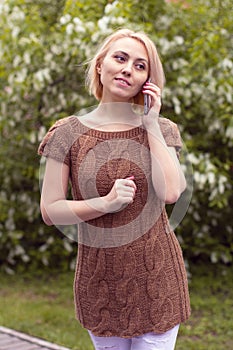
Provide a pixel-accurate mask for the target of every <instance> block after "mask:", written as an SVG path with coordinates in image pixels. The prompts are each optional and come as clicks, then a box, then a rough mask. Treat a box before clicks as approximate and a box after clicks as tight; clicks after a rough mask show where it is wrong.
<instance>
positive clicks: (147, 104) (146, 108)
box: [144, 78, 151, 115]
mask: <svg viewBox="0 0 233 350" xmlns="http://www.w3.org/2000/svg"><path fill="white" fill-rule="evenodd" d="M147 81H148V82H149V83H150V82H151V78H149V79H148V80H147ZM150 102H151V100H150V96H149V95H148V94H144V115H147V114H148V113H149V110H150Z"/></svg>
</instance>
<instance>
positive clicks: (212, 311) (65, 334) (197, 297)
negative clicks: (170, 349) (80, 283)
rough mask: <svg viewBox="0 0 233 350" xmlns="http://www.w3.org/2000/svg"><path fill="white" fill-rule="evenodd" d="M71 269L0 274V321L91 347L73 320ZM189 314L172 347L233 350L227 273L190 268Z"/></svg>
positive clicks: (232, 283)
mask: <svg viewBox="0 0 233 350" xmlns="http://www.w3.org/2000/svg"><path fill="white" fill-rule="evenodd" d="M73 278H74V277H73V272H65V273H61V272H60V271H56V272H55V273H53V274H51V273H44V272H43V273H42V274H39V275H38V274H37V273H34V274H33V275H31V274H30V275H29V274H27V275H26V274H17V275H14V276H6V274H3V273H1V274H0V280H1V289H0V310H1V313H0V324H1V325H2V326H5V327H10V328H13V329H17V330H19V331H23V332H25V333H27V334H30V335H33V336H36V337H40V338H44V339H46V340H48V341H51V342H55V343H56V344H60V345H62V346H65V347H68V348H70V349H72V350H92V349H93V346H92V344H91V340H90V338H89V336H88V333H87V331H86V330H85V329H83V328H82V327H81V326H80V324H79V323H78V322H77V321H76V320H75V315H74V305H73V291H72V284H73ZM190 294H191V307H192V315H191V318H190V319H189V320H188V321H187V322H186V323H185V324H182V325H181V327H180V330H179V334H178V339H177V344H176V350H187V349H188V350H206V349H208V350H209V349H210V350H220V349H221V350H222V349H226V350H229V349H232V348H233V328H232V307H233V274H232V269H228V271H227V273H226V275H222V273H221V269H218V268H216V266H212V267H211V266H209V268H208V269H206V265H203V266H195V268H193V277H192V281H191V283H190Z"/></svg>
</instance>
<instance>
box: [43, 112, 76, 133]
mask: <svg viewBox="0 0 233 350" xmlns="http://www.w3.org/2000/svg"><path fill="white" fill-rule="evenodd" d="M76 120H77V117H75V116H74V115H71V116H69V117H65V118H61V119H58V120H57V121H56V122H54V124H53V125H52V126H51V127H50V128H49V131H48V132H51V131H53V130H56V129H57V128H61V127H67V126H69V125H73V124H74V123H75V122H76Z"/></svg>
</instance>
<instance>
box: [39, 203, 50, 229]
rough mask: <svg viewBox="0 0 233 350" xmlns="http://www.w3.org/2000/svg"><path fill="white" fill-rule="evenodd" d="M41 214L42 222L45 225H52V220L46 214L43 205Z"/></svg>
mask: <svg viewBox="0 0 233 350" xmlns="http://www.w3.org/2000/svg"><path fill="white" fill-rule="evenodd" d="M41 216H42V219H43V221H44V223H45V224H46V225H47V226H52V225H53V222H52V221H51V220H50V218H49V215H48V213H47V211H46V210H45V207H44V206H41Z"/></svg>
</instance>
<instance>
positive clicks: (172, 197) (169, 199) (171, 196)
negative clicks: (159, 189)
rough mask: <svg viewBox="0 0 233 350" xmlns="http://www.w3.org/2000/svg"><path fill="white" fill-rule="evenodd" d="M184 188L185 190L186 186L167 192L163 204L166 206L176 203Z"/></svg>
mask: <svg viewBox="0 0 233 350" xmlns="http://www.w3.org/2000/svg"><path fill="white" fill-rule="evenodd" d="M185 188H186V185H185V186H182V187H181V188H180V189H179V190H173V191H169V193H167V194H166V198H165V203H166V204H174V203H176V202H177V201H178V199H179V198H180V196H181V194H182V193H183V192H184V190H185Z"/></svg>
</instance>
